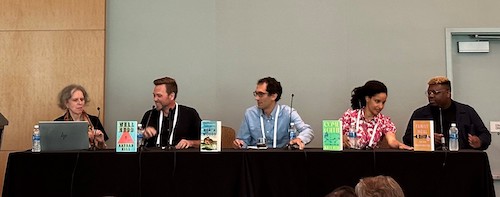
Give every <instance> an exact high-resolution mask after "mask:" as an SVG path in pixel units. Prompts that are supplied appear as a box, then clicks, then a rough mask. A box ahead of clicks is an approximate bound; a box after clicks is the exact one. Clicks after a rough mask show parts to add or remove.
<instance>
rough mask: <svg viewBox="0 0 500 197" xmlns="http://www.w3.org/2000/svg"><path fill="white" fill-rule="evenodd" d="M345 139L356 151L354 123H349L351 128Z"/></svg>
mask: <svg viewBox="0 0 500 197" xmlns="http://www.w3.org/2000/svg"><path fill="white" fill-rule="evenodd" d="M347 138H348V139H349V144H351V148H352V149H358V134H357V133H356V127H355V125H354V123H351V127H349V132H348V133H347Z"/></svg>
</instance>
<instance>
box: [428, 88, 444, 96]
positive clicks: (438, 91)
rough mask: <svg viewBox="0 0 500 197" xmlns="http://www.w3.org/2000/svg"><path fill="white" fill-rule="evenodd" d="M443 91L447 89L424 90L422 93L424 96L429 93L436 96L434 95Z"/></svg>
mask: <svg viewBox="0 0 500 197" xmlns="http://www.w3.org/2000/svg"><path fill="white" fill-rule="evenodd" d="M445 91H448V90H447V89H445V90H426V91H425V93H424V94H425V95H426V96H430V95H434V96H436V95H438V94H441V93H443V92H445Z"/></svg>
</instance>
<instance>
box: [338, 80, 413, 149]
mask: <svg viewBox="0 0 500 197" xmlns="http://www.w3.org/2000/svg"><path fill="white" fill-rule="evenodd" d="M386 100H387V87H386V86H385V85H384V84H383V83H382V82H380V81H375V80H371V81H368V82H366V83H365V85H364V86H360V87H357V88H354V90H352V95H351V107H352V109H348V110H347V111H346V112H345V113H344V115H343V116H342V118H340V121H342V132H343V133H344V139H343V144H344V147H351V144H350V143H349V140H348V139H347V133H348V132H349V129H350V128H351V127H352V129H354V130H355V132H356V134H357V140H356V141H357V142H356V146H355V147H356V148H359V149H367V148H375V147H377V143H378V142H379V141H380V140H381V139H382V137H383V136H384V135H385V138H386V139H387V142H388V144H389V146H390V147H391V148H398V149H407V150H412V149H413V148H412V147H410V146H407V145H405V144H403V143H401V142H399V141H398V140H397V139H396V126H395V125H394V123H393V122H392V121H391V118H390V117H389V116H384V115H383V114H382V113H380V112H381V111H382V110H383V109H384V105H385V101H386Z"/></svg>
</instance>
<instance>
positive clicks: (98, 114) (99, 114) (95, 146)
mask: <svg viewBox="0 0 500 197" xmlns="http://www.w3.org/2000/svg"><path fill="white" fill-rule="evenodd" d="M99 117H101V108H100V107H97V121H99ZM87 118H88V119H89V122H90V124H91V126H92V131H93V132H94V138H93V139H92V141H93V142H92V146H90V149H91V150H93V151H96V150H98V148H97V140H96V139H95V138H96V130H95V126H94V125H97V123H96V124H93V123H92V120H90V116H88V115H87Z"/></svg>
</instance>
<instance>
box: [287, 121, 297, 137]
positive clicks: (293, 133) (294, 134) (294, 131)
mask: <svg viewBox="0 0 500 197" xmlns="http://www.w3.org/2000/svg"><path fill="white" fill-rule="evenodd" d="M288 135H289V136H290V141H292V140H293V139H295V138H296V137H297V127H295V123H293V122H291V123H290V128H288Z"/></svg>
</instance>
